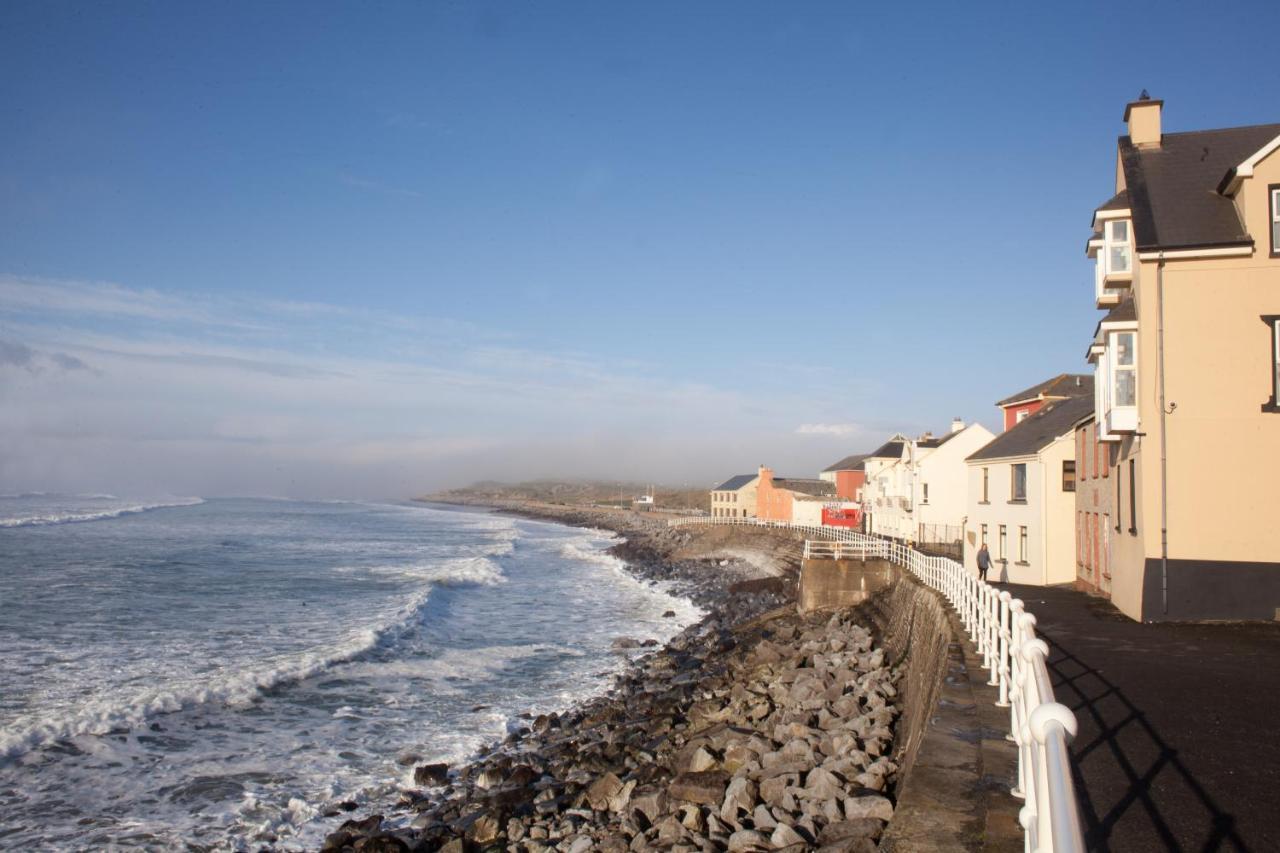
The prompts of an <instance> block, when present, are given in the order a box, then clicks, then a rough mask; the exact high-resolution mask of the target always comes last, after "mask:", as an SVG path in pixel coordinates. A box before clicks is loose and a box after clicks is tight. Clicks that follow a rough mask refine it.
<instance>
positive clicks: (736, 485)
mask: <svg viewBox="0 0 1280 853" xmlns="http://www.w3.org/2000/svg"><path fill="white" fill-rule="evenodd" d="M758 476H760V475H759V474H736V475H734V476H732V477H730V478H729V479H727V480H725V481H724V482H723V483H721V484H720V485H718V486H716V487H715V488H714V489H712V491H713V492H736V491H737V490H738V489H741V488H742V487H743V486H745V485H747V484H748V483H750V482H751V481H752V480H754V479H755V478H756V477H758ZM704 482H705V481H704Z"/></svg>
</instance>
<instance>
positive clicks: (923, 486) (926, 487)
mask: <svg viewBox="0 0 1280 853" xmlns="http://www.w3.org/2000/svg"><path fill="white" fill-rule="evenodd" d="M920 488H921V489H922V490H923V493H922V495H921V498H920V503H922V504H927V503H928V502H929V484H928V483H922V484H921V485H920Z"/></svg>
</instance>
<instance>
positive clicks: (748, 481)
mask: <svg viewBox="0 0 1280 853" xmlns="http://www.w3.org/2000/svg"><path fill="white" fill-rule="evenodd" d="M759 483H760V478H759V477H758V476H757V475H755V474H738V475H736V476H733V477H730V478H729V479H727V480H725V481H724V482H723V483H721V484H720V485H718V486H716V487H715V488H714V489H712V490H711V516H712V517H713V518H755V517H756V487H757V486H758V485H759Z"/></svg>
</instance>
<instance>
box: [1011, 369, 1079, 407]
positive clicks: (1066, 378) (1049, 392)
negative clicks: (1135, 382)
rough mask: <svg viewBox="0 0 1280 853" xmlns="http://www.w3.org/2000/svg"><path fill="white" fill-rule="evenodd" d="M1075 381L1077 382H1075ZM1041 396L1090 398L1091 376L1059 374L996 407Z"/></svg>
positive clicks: (1020, 392)
mask: <svg viewBox="0 0 1280 853" xmlns="http://www.w3.org/2000/svg"><path fill="white" fill-rule="evenodd" d="M1076 380H1079V382H1077V381H1076ZM1041 394H1043V395H1045V396H1046V397H1092V396H1093V376H1091V375H1090V374H1088V373H1059V374H1058V375H1057V376H1055V377H1053V378H1052V379H1047V380H1045V381H1044V382H1041V383H1040V384H1039V385H1032V386H1031V387H1030V388H1028V389H1027V390H1025V391H1019V392H1018V393H1017V394H1014V395H1013V396H1012V397H1005V398H1004V399H1003V400H1001V401H1000V402H998V403H996V405H997V406H1009V405H1012V404H1013V403H1021V402H1024V401H1026V400H1035V399H1038V398H1039V397H1040V395H1041Z"/></svg>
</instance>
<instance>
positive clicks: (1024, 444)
mask: <svg viewBox="0 0 1280 853" xmlns="http://www.w3.org/2000/svg"><path fill="white" fill-rule="evenodd" d="M1092 412H1093V398H1092V396H1090V397H1068V398H1067V399H1065V400H1056V401H1054V402H1052V403H1048V404H1047V405H1045V406H1044V408H1042V409H1040V411H1038V412H1036V413H1035V414H1033V415H1031V416H1030V417H1029V418H1027V419H1026V420H1024V421H1023V422H1022V423H1020V424H1014V425H1013V426H1011V427H1009V429H1007V430H1005V431H1004V432H1002V433H1001V434H1000V435H998V436H996V437H995V438H994V439H992V440H991V441H989V442H987V444H986V445H985V446H984V447H982V448H981V449H980V450H978V451H977V452H976V453H973V454H971V455H970V456H969V457H968V458H969V460H970V461H974V460H979V459H1006V458H1009V457H1016V456H1031V455H1034V454H1036V453H1038V452H1040V451H1041V450H1043V449H1044V448H1046V447H1048V446H1049V445H1050V444H1052V443H1053V442H1054V440H1055V439H1056V438H1058V436H1060V435H1063V434H1064V433H1066V432H1067V431H1069V430H1070V429H1071V428H1072V427H1073V426H1075V424H1076V423H1077V422H1078V421H1080V420H1082V419H1083V418H1085V417H1087V416H1088V415H1089V414H1090V413H1092Z"/></svg>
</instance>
